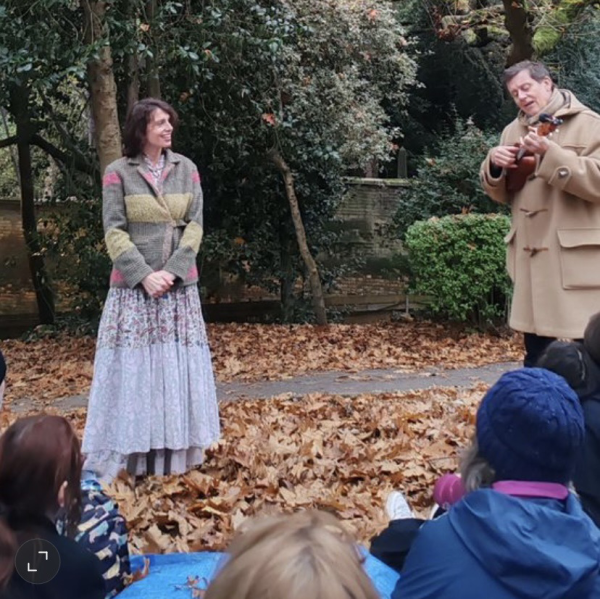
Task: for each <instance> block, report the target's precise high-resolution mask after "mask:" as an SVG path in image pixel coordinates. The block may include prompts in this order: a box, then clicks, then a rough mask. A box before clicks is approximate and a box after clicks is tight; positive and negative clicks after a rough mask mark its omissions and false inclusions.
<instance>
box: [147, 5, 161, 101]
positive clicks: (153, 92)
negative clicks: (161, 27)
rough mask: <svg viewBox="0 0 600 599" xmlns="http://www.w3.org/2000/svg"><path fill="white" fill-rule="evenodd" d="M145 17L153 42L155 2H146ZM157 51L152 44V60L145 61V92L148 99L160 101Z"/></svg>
mask: <svg viewBox="0 0 600 599" xmlns="http://www.w3.org/2000/svg"><path fill="white" fill-rule="evenodd" d="M146 16H147V17H148V22H149V23H150V35H151V36H152V38H153V40H154V39H155V38H154V35H153V32H154V19H155V18H156V0H148V2H146ZM157 51H158V49H157V48H156V44H152V52H153V58H147V59H146V67H147V69H148V79H147V86H148V90H147V91H148V96H149V97H151V98H158V99H160V76H159V74H158V66H157V65H158V63H157V60H156V53H157Z"/></svg>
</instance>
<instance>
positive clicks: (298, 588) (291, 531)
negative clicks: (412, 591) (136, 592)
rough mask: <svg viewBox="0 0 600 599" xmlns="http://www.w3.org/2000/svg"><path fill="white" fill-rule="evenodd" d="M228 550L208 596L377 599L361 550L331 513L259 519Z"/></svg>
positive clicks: (228, 598) (209, 598)
mask: <svg viewBox="0 0 600 599" xmlns="http://www.w3.org/2000/svg"><path fill="white" fill-rule="evenodd" d="M228 554H229V559H228V560H227V562H226V563H225V565H224V566H223V568H222V569H221V570H220V571H219V573H218V574H217V576H216V577H215V578H214V580H213V581H212V582H211V584H210V585H209V587H208V590H207V591H206V595H205V596H204V598H205V599H264V598H265V597H269V599H308V598H327V599H378V594H377V591H376V590H375V588H374V587H373V585H372V583H371V581H370V580H369V578H368V576H367V574H366V573H365V572H364V570H363V568H362V565H361V561H362V558H361V555H360V553H359V550H358V548H357V547H356V546H355V545H354V543H353V541H352V539H351V538H350V536H349V535H348V533H346V531H345V530H344V529H343V528H342V526H341V524H340V523H339V522H338V520H336V518H334V517H333V516H332V515H330V514H325V513H321V512H314V511H306V512H298V513H296V514H293V515H286V514H282V515H279V516H275V517H271V518H264V519H257V520H255V521H254V522H253V523H252V524H251V525H250V527H249V528H248V530H247V531H245V532H243V533H242V534H240V535H238V536H237V537H236V538H235V539H234V540H233V542H232V544H231V546H230V547H229V549H228Z"/></svg>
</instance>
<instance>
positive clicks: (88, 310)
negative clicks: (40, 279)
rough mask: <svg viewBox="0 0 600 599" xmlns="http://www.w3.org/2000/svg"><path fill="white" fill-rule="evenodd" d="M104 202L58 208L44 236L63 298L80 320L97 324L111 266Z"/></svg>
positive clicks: (85, 200)
mask: <svg viewBox="0 0 600 599" xmlns="http://www.w3.org/2000/svg"><path fill="white" fill-rule="evenodd" d="M101 212H102V211H101V202H100V200H99V199H98V198H97V196H96V197H93V196H92V197H91V198H86V197H83V196H80V197H78V198H77V199H76V200H70V201H66V202H63V203H61V205H59V206H57V208H56V209H55V211H54V213H53V214H52V215H51V216H49V217H48V222H49V223H50V226H49V227H47V233H46V235H45V237H44V242H45V251H46V252H47V255H48V257H49V258H50V261H51V267H52V273H53V277H54V279H55V280H57V281H60V282H61V297H62V298H63V299H64V300H65V301H66V302H67V303H68V304H69V306H70V308H71V309H72V310H73V311H74V312H75V313H76V314H79V315H80V316H81V317H83V318H86V319H88V320H90V321H91V322H96V321H97V319H98V317H99V315H100V312H101V310H102V305H103V303H104V299H105V297H106V293H107V291H108V280H109V275H110V270H111V263H110V260H109V258H108V255H107V254H106V250H105V246H104V236H103V232H102V227H101V226H98V223H101V222H102V214H101Z"/></svg>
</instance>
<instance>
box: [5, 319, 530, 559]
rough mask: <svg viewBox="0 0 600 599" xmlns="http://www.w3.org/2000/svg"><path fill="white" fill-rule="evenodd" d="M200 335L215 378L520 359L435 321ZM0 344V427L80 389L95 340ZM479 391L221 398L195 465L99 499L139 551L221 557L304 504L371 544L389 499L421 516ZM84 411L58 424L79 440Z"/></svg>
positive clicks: (468, 428)
mask: <svg viewBox="0 0 600 599" xmlns="http://www.w3.org/2000/svg"><path fill="white" fill-rule="evenodd" d="M209 336H210V340H211V348H212V352H213V358H214V364H215V370H216V373H217V377H218V378H219V379H221V380H260V379H271V380H273V379H288V378H291V377H293V376H295V375H298V374H302V373H306V372H314V371H326V370H340V371H343V372H345V373H347V374H348V375H349V376H351V377H352V376H357V377H361V376H362V375H361V370H362V369H371V368H386V367H387V368H395V369H399V370H406V371H415V370H420V369H422V368H425V367H427V366H439V367H447V368H456V367H461V366H476V365H481V364H485V363H491V362H499V361H509V360H516V359H519V358H520V357H521V347H520V342H519V340H518V339H517V338H515V337H512V336H506V337H492V336H486V335H482V334H476V333H466V332H464V331H460V330H458V329H452V328H450V327H445V326H442V325H435V324H431V323H416V322H413V323H399V324H389V323H386V324H381V325H331V326H327V327H314V326H308V325H304V326H283V325H281V326H266V325H264V326H263V325H212V326H210V327H209ZM2 348H3V350H4V351H5V353H6V355H7V359H8V362H9V393H8V409H5V410H4V411H3V412H2V414H1V420H2V423H1V424H2V425H3V426H6V425H7V424H8V423H9V422H10V421H12V420H14V419H15V418H16V417H17V413H15V412H11V411H10V402H11V401H12V400H13V399H15V398H23V397H29V398H31V399H32V401H31V402H30V405H31V406H32V410H33V408H35V410H33V411H38V410H40V409H44V410H46V411H49V412H53V411H55V410H56V408H54V407H53V406H52V402H53V400H54V399H56V398H59V397H64V396H66V395H74V394H80V393H81V394H84V393H87V392H88V390H89V384H90V381H91V376H92V364H93V355H94V340H93V339H91V338H85V337H84V338H76V337H69V336H66V335H60V336H57V337H53V338H44V339H41V340H37V341H35V342H31V343H25V342H23V341H7V342H3V343H2ZM352 373H356V374H352ZM485 388H486V387H485V385H483V384H478V385H476V386H474V387H471V388H470V389H456V388H443V387H438V388H430V389H426V390H422V391H411V392H405V393H387V394H377V395H360V396H357V397H354V398H348V397H342V396H338V395H326V394H322V393H318V394H312V395H306V396H303V397H296V396H293V395H292V394H289V395H287V396H280V397H276V398H273V399H270V400H246V401H228V402H224V403H222V404H221V408H220V409H221V421H222V439H221V441H220V442H219V443H218V444H216V445H214V446H213V447H211V448H210V449H209V450H208V451H207V454H206V460H205V463H204V465H203V466H202V467H201V468H198V469H196V470H193V471H191V472H189V473H187V474H186V475H182V476H171V477H166V478H156V477H150V478H147V479H144V480H142V482H137V483H135V484H134V482H133V481H132V480H131V479H130V478H128V477H126V476H125V477H123V478H119V479H117V480H116V481H114V482H113V484H112V485H111V487H110V489H109V490H110V493H111V494H113V495H114V496H115V498H116V499H117V500H118V502H119V504H120V508H121V510H122V512H123V514H124V516H125V517H126V518H127V520H128V522H129V526H130V539H131V547H132V550H133V552H136V553H149V552H160V553H163V552H174V551H199V550H207V549H210V550H222V549H224V548H225V547H226V546H227V544H228V543H229V541H230V539H231V537H232V534H233V533H234V532H235V530H237V529H239V527H240V526H242V525H243V524H244V522H245V521H246V520H247V519H248V518H250V517H253V516H255V515H257V514H264V513H269V512H270V511H274V512H280V511H286V512H290V511H294V510H298V509H304V508H317V509H322V510H329V511H332V512H334V513H335V514H337V515H338V517H339V518H341V519H342V520H343V521H344V522H345V523H346V524H347V526H348V527H349V528H350V529H351V530H352V531H353V533H354V534H355V536H356V538H357V539H358V540H359V541H361V542H363V543H365V544H368V541H369V539H370V538H371V537H372V536H373V535H374V534H376V533H377V532H379V531H380V530H381V529H382V528H383V527H384V526H385V524H386V521H387V519H386V516H385V514H384V510H383V505H384V503H385V498H386V497H387V495H388V493H389V492H390V491H391V490H392V489H401V490H402V491H404V492H405V493H406V496H407V498H408V500H409V502H410V504H411V506H412V507H413V508H414V509H415V511H416V512H417V513H418V514H420V515H426V514H427V512H428V508H429V507H430V505H431V502H432V499H431V493H432V487H433V483H434V481H435V480H436V478H437V476H439V475H441V474H442V473H444V472H447V471H453V470H455V468H456V456H457V453H458V452H459V449H460V448H462V447H465V446H466V445H467V444H468V442H469V437H470V435H471V433H472V425H473V415H474V412H475V407H476V405H477V403H478V401H479V399H480V398H481V396H482V394H483V392H484V390H485ZM19 415H20V414H19ZM85 415H86V413H85V409H80V410H75V411H72V412H70V413H69V414H67V417H68V418H69V419H70V420H71V422H72V423H73V426H74V427H75V429H76V430H77V432H78V433H79V434H80V435H81V433H82V432H83V427H84V424H85Z"/></svg>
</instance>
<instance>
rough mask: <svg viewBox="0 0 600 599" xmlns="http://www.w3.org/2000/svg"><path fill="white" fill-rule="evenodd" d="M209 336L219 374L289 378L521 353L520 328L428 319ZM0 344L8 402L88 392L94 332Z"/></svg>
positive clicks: (221, 328) (216, 329) (219, 331)
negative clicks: (506, 330)
mask: <svg viewBox="0 0 600 599" xmlns="http://www.w3.org/2000/svg"><path fill="white" fill-rule="evenodd" d="M208 336H209V342H210V347H211V352H212V358H213V364H214V369H215V375H216V378H217V380H219V381H240V382H243V381H259V380H286V379H290V378H292V377H294V376H298V375H302V374H307V373H314V372H326V371H337V372H343V373H344V375H349V376H356V377H359V378H357V380H360V377H361V374H360V373H361V371H364V370H370V369H380V368H389V369H395V370H397V371H401V372H418V371H421V370H424V369H426V368H428V367H431V366H437V367H440V368H447V369H455V368H463V367H469V366H480V365H484V364H491V363H494V362H507V361H513V360H519V359H521V357H522V356H521V353H522V350H521V345H520V339H519V338H518V336H516V335H511V334H505V335H500V336H492V335H486V334H483V333H478V332H469V331H466V330H465V329H464V328H461V327H458V326H449V325H443V324H436V323H431V322H427V321H425V322H422V321H414V322H398V323H380V324H368V325H345V324H332V325H328V326H324V327H319V326H313V325H257V324H211V325H208ZM0 347H2V349H3V351H4V353H5V355H6V359H7V361H8V367H9V374H8V377H9V386H8V389H7V392H6V397H5V400H6V401H7V402H8V403H10V402H11V401H13V400H15V399H24V398H27V399H31V398H33V399H35V400H37V401H40V402H42V403H45V402H52V401H53V400H54V399H58V398H61V397H68V396H73V395H86V394H87V393H88V392H89V388H90V385H91V381H92V375H93V360H94V349H95V339H94V338H93V337H75V336H69V335H67V334H65V333H61V334H58V335H56V336H46V337H43V338H41V339H37V340H35V341H30V342H25V341H21V340H7V341H3V342H2V343H1V344H0ZM344 375H342V376H344Z"/></svg>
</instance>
